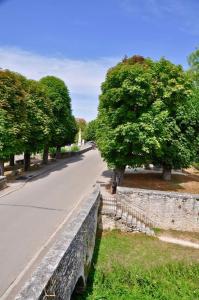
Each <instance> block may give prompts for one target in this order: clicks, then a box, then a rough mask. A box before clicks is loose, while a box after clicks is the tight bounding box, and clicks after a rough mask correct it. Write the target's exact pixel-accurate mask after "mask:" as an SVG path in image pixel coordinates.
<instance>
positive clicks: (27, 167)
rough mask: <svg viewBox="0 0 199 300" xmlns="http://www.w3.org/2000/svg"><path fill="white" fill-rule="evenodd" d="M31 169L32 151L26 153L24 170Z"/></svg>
mask: <svg viewBox="0 0 199 300" xmlns="http://www.w3.org/2000/svg"><path fill="white" fill-rule="evenodd" d="M29 169H30V152H25V153H24V171H28V170H29Z"/></svg>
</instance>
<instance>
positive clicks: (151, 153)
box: [97, 56, 198, 183]
mask: <svg viewBox="0 0 199 300" xmlns="http://www.w3.org/2000/svg"><path fill="white" fill-rule="evenodd" d="M191 99H192V86H191V81H190V80H189V76H188V75H187V74H186V73H185V72H184V71H183V69H182V68H181V67H180V66H176V65H174V64H172V63H170V62H169V61H167V60H165V59H161V60H160V61H158V62H153V61H152V60H150V59H144V58H143V57H140V56H134V57H132V58H129V59H127V58H125V59H124V60H123V61H122V62H121V63H119V64H118V65H116V66H115V67H114V68H112V69H110V70H109V71H108V73H107V76H106V80H105V82H104V83H103V84H102V94H101V96H100V104H99V114H98V130H97V143H98V145H99V148H100V150H101V153H102V156H103V157H104V159H105V160H106V161H107V162H108V164H109V165H110V166H111V167H113V169H114V180H113V182H115V181H116V182H117V183H120V181H121V180H122V176H123V173H124V170H125V167H126V165H129V166H140V165H143V164H146V163H149V162H156V163H160V164H161V165H162V166H163V176H164V178H165V179H170V173H171V169H172V168H173V167H184V166H188V165H189V164H190V163H191V161H192V160H193V157H194V156H195V155H196V144H197V142H198V141H197V139H198V138H197V134H198V132H197V120H196V115H195V113H192V117H191V119H190V112H189V109H188V108H189V107H190V105H192V106H194V104H193V102H191ZM194 109H195V106H194ZM192 111H193V110H192ZM194 135H195V139H194V141H195V142H194V144H193V137H194ZM191 141H192V142H191Z"/></svg>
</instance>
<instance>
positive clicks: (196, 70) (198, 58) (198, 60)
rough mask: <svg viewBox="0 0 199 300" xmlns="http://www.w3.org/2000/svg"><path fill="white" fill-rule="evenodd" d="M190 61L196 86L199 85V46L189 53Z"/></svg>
mask: <svg viewBox="0 0 199 300" xmlns="http://www.w3.org/2000/svg"><path fill="white" fill-rule="evenodd" d="M188 63H189V66H190V70H189V72H190V74H191V76H192V78H193V80H194V82H195V84H196V86H197V87H199V48H197V49H196V50H195V51H193V52H192V53H191V54H190V55H189V57H188Z"/></svg>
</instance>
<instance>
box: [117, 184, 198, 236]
mask: <svg viewBox="0 0 199 300" xmlns="http://www.w3.org/2000/svg"><path fill="white" fill-rule="evenodd" d="M117 197H119V199H120V200H121V201H123V202H124V203H126V204H127V205H130V206H132V207H134V208H135V209H136V210H139V211H140V213H143V214H145V215H146V216H147V217H148V218H149V219H150V220H151V221H152V222H153V223H154V224H155V227H158V228H162V229H174V230H182V231H195V232H199V195H194V194H187V193H176V192H164V191H154V190H144V189H136V188H124V187H118V189H117Z"/></svg>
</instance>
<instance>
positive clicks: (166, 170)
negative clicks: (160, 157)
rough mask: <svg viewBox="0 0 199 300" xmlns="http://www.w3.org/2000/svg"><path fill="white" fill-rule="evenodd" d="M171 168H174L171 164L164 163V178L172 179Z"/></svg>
mask: <svg viewBox="0 0 199 300" xmlns="http://www.w3.org/2000/svg"><path fill="white" fill-rule="evenodd" d="M171 170H172V168H171V166H166V165H163V171H162V177H163V179H164V180H166V181H170V180H171Z"/></svg>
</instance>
